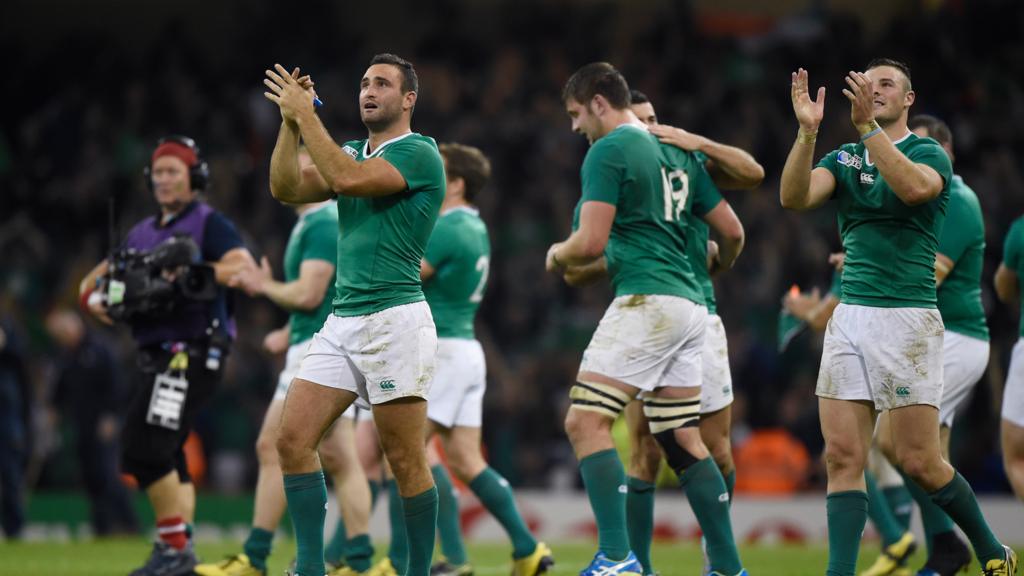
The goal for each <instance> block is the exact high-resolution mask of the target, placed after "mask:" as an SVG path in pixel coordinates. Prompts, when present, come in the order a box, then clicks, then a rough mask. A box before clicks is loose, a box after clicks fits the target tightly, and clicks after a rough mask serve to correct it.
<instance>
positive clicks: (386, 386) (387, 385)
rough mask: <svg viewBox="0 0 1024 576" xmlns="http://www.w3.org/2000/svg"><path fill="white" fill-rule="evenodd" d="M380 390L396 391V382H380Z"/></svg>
mask: <svg viewBox="0 0 1024 576" xmlns="http://www.w3.org/2000/svg"><path fill="white" fill-rule="evenodd" d="M380 389H381V390H385V391H391V390H394V389H395V381H394V380H381V382H380Z"/></svg>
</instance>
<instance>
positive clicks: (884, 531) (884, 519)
mask: <svg viewBox="0 0 1024 576" xmlns="http://www.w3.org/2000/svg"><path fill="white" fill-rule="evenodd" d="M864 482H865V484H867V494H868V518H871V522H872V523H874V525H875V528H876V529H877V530H878V533H879V535H881V537H882V547H883V548H884V547H886V546H889V545H890V544H895V543H896V542H898V541H899V539H900V538H902V537H903V529H902V528H901V527H900V524H899V522H898V521H897V520H896V517H895V516H894V515H893V513H892V509H890V508H889V502H888V501H887V500H886V499H885V495H884V494H882V491H881V489H879V488H878V482H877V481H875V475H874V474H872V473H871V472H864Z"/></svg>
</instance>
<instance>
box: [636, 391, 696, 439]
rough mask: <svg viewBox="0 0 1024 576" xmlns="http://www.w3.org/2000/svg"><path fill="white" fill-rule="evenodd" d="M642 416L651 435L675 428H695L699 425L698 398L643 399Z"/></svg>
mask: <svg viewBox="0 0 1024 576" xmlns="http://www.w3.org/2000/svg"><path fill="white" fill-rule="evenodd" d="M644 416H645V417H646V418H647V422H648V424H649V425H650V427H651V434H654V435H655V436H657V435H658V434H659V433H660V432H666V431H668V432H671V431H672V430H675V429H676V428H683V427H687V426H696V425H698V424H699V423H700V398H694V399H693V400H689V399H680V398H648V397H645V398H644Z"/></svg>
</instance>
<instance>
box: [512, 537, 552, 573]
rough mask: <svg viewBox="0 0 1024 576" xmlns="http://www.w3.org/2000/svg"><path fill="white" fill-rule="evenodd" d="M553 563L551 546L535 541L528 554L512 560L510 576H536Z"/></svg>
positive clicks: (545, 570)
mask: <svg viewBox="0 0 1024 576" xmlns="http://www.w3.org/2000/svg"><path fill="white" fill-rule="evenodd" d="M554 565H555V557H554V556H552V554H551V548H548V545H547V544H545V543H543V542H537V546H535V547H534V549H533V552H532V553H531V554H530V555H529V556H523V557H522V558H519V559H518V560H512V576H537V574H543V573H545V572H547V571H548V569H549V568H551V567H552V566H554Z"/></svg>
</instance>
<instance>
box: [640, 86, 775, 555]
mask: <svg viewBox="0 0 1024 576" xmlns="http://www.w3.org/2000/svg"><path fill="white" fill-rule="evenodd" d="M630 101H631V102H632V103H631V104H630V108H631V109H632V110H633V113H634V114H636V116H637V117H638V118H640V121H641V122H643V123H644V124H646V125H647V127H648V129H649V130H650V131H651V133H652V134H654V135H655V136H658V137H659V139H660V140H661V142H662V143H663V144H669V145H672V146H676V147H677V148H681V149H683V150H686V151H689V152H694V153H696V154H697V155H698V157H702V158H706V160H705V167H706V168H707V170H708V173H709V174H710V176H711V179H712V181H713V182H714V183H715V185H716V186H719V187H722V188H734V189H751V188H755V187H757V185H758V184H760V183H761V180H762V179H763V178H764V169H763V168H762V167H761V165H760V164H758V163H757V161H756V160H755V159H754V158H753V156H751V155H750V154H749V153H747V152H746V151H744V150H742V149H740V148H736V147H734V146H727V145H724V144H720V143H718V142H715V141H713V140H710V139H708V138H705V137H703V136H700V135H697V134H693V133H690V132H687V131H685V130H682V129H680V128H673V127H671V126H661V125H658V116H657V113H656V112H655V110H654V104H653V103H651V101H650V99H649V98H647V96H646V95H645V94H644V93H642V92H640V91H639V90H633V91H631V92H630ZM716 186H700V187H696V188H694V187H693V186H691V190H690V193H691V194H692V195H693V207H692V211H691V212H690V213H687V215H686V218H687V221H686V223H687V228H686V234H687V242H686V249H687V257H688V258H689V260H690V262H691V263H692V265H693V266H692V268H693V273H694V274H695V275H696V277H697V279H698V281H699V282H700V286H701V290H702V291H703V293H704V299H705V300H706V303H707V308H708V316H707V328H706V329H705V332H704V348H703V349H702V351H701V376H702V381H701V389H700V390H701V393H700V421H699V426H698V427H699V428H700V436H701V439H702V440H703V441H704V445H705V446H707V448H708V451H709V452H710V453H711V457H712V458H714V460H715V464H716V465H718V469H719V471H721V473H722V477H723V478H724V479H725V485H726V488H727V489H728V491H729V500H730V502H731V501H732V493H733V487H734V486H735V485H736V468H735V466H734V465H733V461H732V445H731V442H730V426H731V422H732V401H733V392H732V374H731V372H730V370H729V352H728V342H727V340H726V335H725V327H724V326H723V325H722V319H721V317H719V316H718V313H717V309H716V307H715V288H714V286H713V285H712V283H711V274H712V273H713V272H718V271H721V270H723V269H727V268H730V267H731V266H732V263H733V261H734V260H735V258H736V256H738V255H739V253H740V250H741V249H742V247H743V241H744V235H743V225H742V223H740V220H739V218H737V217H736V213H735V212H733V210H732V207H731V206H729V203H728V202H727V201H726V200H725V199H724V198H722V196H721V194H719V192H718V189H717V188H716ZM709 226H710V227H711V228H713V229H714V230H715V232H716V235H717V237H718V238H719V240H721V242H722V243H723V247H722V248H721V249H719V245H718V243H717V242H715V241H714V240H710V239H709V236H708V232H709V228H708V227H709ZM701 263H706V265H701ZM625 416H626V423H627V428H628V430H629V439H630V449H631V456H630V462H629V469H628V470H627V477H626V484H627V486H628V488H629V493H628V494H627V495H626V522H627V526H628V529H629V544H630V547H631V548H632V550H633V553H635V554H636V556H637V560H639V561H640V564H641V565H642V566H643V567H644V573H645V574H654V573H655V570H654V568H653V567H652V562H651V539H652V536H653V530H654V488H655V481H656V480H657V475H658V469H659V468H660V466H661V460H662V457H661V450H660V449H659V448H658V443H657V441H655V439H654V437H653V436H651V432H650V424H649V423H648V422H647V419H646V418H645V417H644V414H643V404H642V403H641V402H638V401H636V400H634V401H633V402H630V403H629V405H628V406H627V407H626V410H625ZM707 560H708V559H707V558H705V561H707ZM707 571H710V566H709V565H706V566H705V572H707Z"/></svg>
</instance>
